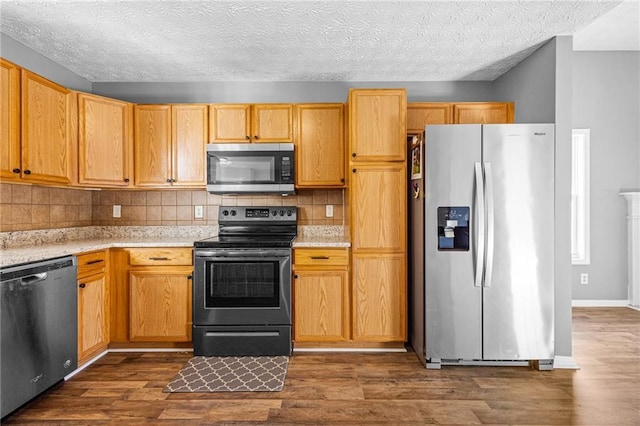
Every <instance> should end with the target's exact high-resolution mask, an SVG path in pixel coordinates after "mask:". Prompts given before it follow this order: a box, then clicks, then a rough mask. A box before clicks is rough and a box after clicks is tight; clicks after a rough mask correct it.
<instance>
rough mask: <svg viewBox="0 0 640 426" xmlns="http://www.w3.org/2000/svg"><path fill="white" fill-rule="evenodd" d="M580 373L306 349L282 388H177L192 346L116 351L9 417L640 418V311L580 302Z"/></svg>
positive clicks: (106, 420) (100, 420) (317, 420)
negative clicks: (173, 388)
mask: <svg viewBox="0 0 640 426" xmlns="http://www.w3.org/2000/svg"><path fill="white" fill-rule="evenodd" d="M573 319H574V322H573V327H574V333H573V342H574V346H573V355H574V359H575V360H576V362H577V363H578V364H579V365H580V367H581V369H580V370H554V371H549V372H540V371H537V370H531V369H529V368H527V367H509V368H507V367H444V368H443V369H442V370H439V371H437V370H429V371H427V370H426V369H424V368H423V367H422V365H421V364H420V363H419V361H418V359H417V357H416V355H415V354H414V353H412V352H409V353H388V354H352V353H350V354H343V353H333V354H307V353H304V354H296V355H294V356H293V357H292V358H291V361H290V364H289V371H288V374H287V378H286V382H285V388H284V390H283V391H282V392H273V393H266V392H256V393H223V392H221V393H197V394H193V393H192V394H167V393H163V392H162V389H163V388H164V386H165V385H166V384H167V382H169V381H170V380H171V378H172V377H173V376H174V375H175V374H176V373H177V371H178V370H179V369H180V368H181V367H182V366H183V365H184V363H185V362H186V361H187V360H188V359H189V358H190V356H191V355H190V354H189V353H128V354H120V353H110V354H108V355H106V356H105V357H103V358H102V359H100V360H99V361H98V362H96V363H95V364H93V365H91V366H90V367H88V368H87V369H86V370H84V371H82V372H80V373H79V374H78V375H76V376H75V377H74V378H72V379H71V380H69V381H67V382H64V383H61V384H59V385H57V386H56V387H54V388H53V389H51V390H50V391H48V392H47V393H45V394H44V395H42V396H41V397H39V398H38V399H36V400H34V401H32V402H31V403H30V404H28V405H27V406H25V407H23V408H22V409H21V410H19V411H17V412H16V413H15V414H14V415H12V416H11V417H9V418H7V419H5V422H6V424H64V425H67V424H91V425H102V424H120V425H123V426H124V425H127V426H128V425H138V424H153V425H156V424H176V425H178V424H179V425H185V424H267V423H269V424H273V423H280V424H302V423H303V424H338V423H340V424H349V425H354V424H367V425H370V424H383V425H389V426H390V425H399V424H412V425H415V424H494V425H495V424H510V425H534V424H535V425H551V424H554V425H570V424H581V425H640V312H639V311H634V310H632V309H629V308H574V312H573Z"/></svg>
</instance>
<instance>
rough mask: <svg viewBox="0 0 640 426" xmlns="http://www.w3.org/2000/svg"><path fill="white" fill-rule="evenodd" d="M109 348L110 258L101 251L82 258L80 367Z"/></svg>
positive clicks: (80, 265)
mask: <svg viewBox="0 0 640 426" xmlns="http://www.w3.org/2000/svg"><path fill="white" fill-rule="evenodd" d="M108 344H109V288H108V281H107V254H106V251H104V250H101V251H97V252H90V253H86V254H80V255H78V364H79V365H82V364H84V363H85V362H86V361H88V360H89V359H91V358H92V357H93V356H95V355H98V354H99V353H101V352H103V351H104V350H106V349H107V346H108Z"/></svg>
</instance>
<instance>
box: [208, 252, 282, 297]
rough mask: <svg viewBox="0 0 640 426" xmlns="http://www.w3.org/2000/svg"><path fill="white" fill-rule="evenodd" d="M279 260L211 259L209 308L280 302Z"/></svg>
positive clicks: (209, 267) (209, 266)
mask: <svg viewBox="0 0 640 426" xmlns="http://www.w3.org/2000/svg"><path fill="white" fill-rule="evenodd" d="M279 266H280V264H279V261H277V260H276V261H267V262H258V261H256V262H247V261H228V262H227V261H215V262H207V269H206V280H205V307H206V308H245V307H274V308H277V307H279V306H280V274H279V270H280V268H279Z"/></svg>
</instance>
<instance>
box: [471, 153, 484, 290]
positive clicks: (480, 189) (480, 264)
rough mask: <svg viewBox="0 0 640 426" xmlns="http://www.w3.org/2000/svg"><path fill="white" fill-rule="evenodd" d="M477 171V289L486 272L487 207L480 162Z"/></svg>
mask: <svg viewBox="0 0 640 426" xmlns="http://www.w3.org/2000/svg"><path fill="white" fill-rule="evenodd" d="M475 170H476V182H475V184H476V209H477V210H478V223H477V227H478V232H477V233H476V234H477V238H476V250H477V252H476V253H477V254H476V274H475V279H474V281H473V285H474V286H475V287H481V286H482V272H483V270H484V233H485V228H484V223H485V220H484V207H485V206H484V205H485V198H484V197H485V194H484V179H483V176H482V165H481V164H480V163H478V162H476V163H475Z"/></svg>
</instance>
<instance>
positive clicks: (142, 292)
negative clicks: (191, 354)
mask: <svg viewBox="0 0 640 426" xmlns="http://www.w3.org/2000/svg"><path fill="white" fill-rule="evenodd" d="M190 274H191V267H185V268H175V269H173V268H172V269H160V268H154V269H153V270H131V271H130V272H129V285H130V292H131V293H130V313H129V317H130V324H129V327H130V328H129V336H130V340H131V341H132V342H142V341H147V342H187V341H190V340H191V325H192V322H191V277H190Z"/></svg>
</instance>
